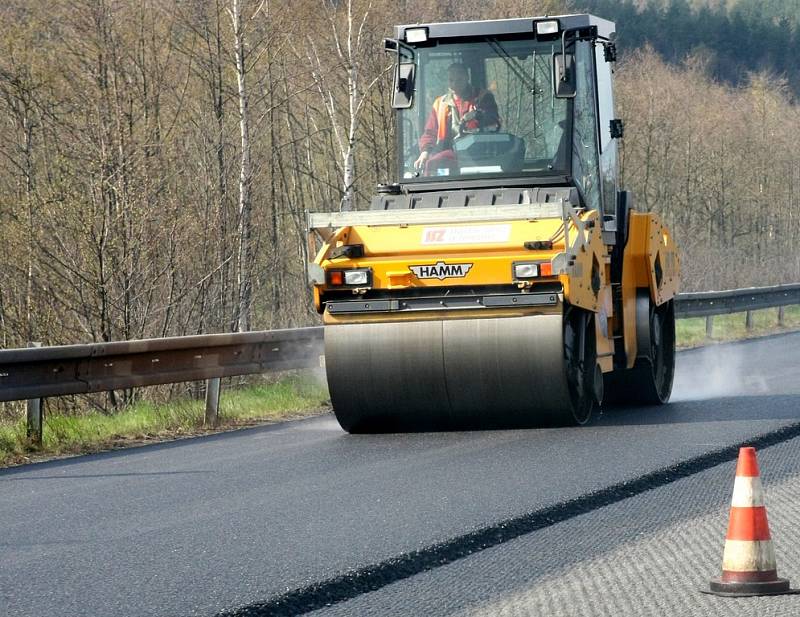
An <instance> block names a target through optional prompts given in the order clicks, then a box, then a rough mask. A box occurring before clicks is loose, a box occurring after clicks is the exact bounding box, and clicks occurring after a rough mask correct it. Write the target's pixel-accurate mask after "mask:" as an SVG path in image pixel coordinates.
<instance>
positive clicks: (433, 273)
mask: <svg viewBox="0 0 800 617" xmlns="http://www.w3.org/2000/svg"><path fill="white" fill-rule="evenodd" d="M408 268H409V270H411V271H412V272H413V273H414V274H416V275H417V278H419V279H439V280H440V281H441V280H443V279H451V278H459V279H460V278H464V277H465V276H467V272H469V271H470V268H472V264H446V263H444V262H443V261H437V262H436V263H435V264H431V265H428V266H409V267H408Z"/></svg>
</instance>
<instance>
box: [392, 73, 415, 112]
mask: <svg viewBox="0 0 800 617" xmlns="http://www.w3.org/2000/svg"><path fill="white" fill-rule="evenodd" d="M415 69H416V65H415V64H414V63H413V62H400V63H399V64H398V65H397V70H396V71H395V74H394V96H392V107H393V108H394V109H408V108H409V107H411V105H412V104H413V103H414V73H415Z"/></svg>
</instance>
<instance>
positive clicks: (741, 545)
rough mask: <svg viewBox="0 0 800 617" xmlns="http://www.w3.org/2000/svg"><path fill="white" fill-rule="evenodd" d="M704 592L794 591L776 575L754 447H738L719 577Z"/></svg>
mask: <svg viewBox="0 0 800 617" xmlns="http://www.w3.org/2000/svg"><path fill="white" fill-rule="evenodd" d="M707 593H713V594H716V595H720V596H760V595H775V594H783V593H797V592H796V591H795V590H792V589H790V588H789V581H788V580H787V579H785V578H778V567H777V563H776V561H775V549H774V547H773V546H772V538H771V536H770V533H769V524H768V523H767V509H766V507H765V506H764V492H763V490H762V488H761V478H760V477H759V474H758V461H756V450H755V448H740V449H739V462H738V464H737V465H736V480H735V481H734V484H733V499H732V500H731V514H730V521H729V523H728V535H727V536H726V537H725V551H724V553H723V555H722V577H721V578H718V579H715V580H712V581H711V589H710V591H708V592H707Z"/></svg>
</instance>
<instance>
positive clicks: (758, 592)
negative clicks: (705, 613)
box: [701, 578, 800, 598]
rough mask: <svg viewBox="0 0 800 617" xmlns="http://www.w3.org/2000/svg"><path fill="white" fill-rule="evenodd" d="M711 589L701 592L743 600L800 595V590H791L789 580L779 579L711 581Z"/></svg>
mask: <svg viewBox="0 0 800 617" xmlns="http://www.w3.org/2000/svg"><path fill="white" fill-rule="evenodd" d="M709 587H710V589H703V590H701V591H702V592H703V593H709V594H712V595H715V596H727V597H731V598H741V597H747V596H778V595H783V594H791V593H800V589H791V588H790V587H789V579H786V578H778V579H775V580H774V581H764V582H753V583H744V582H741V583H739V582H727V581H723V580H722V579H716V580H713V581H711V584H710V585H709Z"/></svg>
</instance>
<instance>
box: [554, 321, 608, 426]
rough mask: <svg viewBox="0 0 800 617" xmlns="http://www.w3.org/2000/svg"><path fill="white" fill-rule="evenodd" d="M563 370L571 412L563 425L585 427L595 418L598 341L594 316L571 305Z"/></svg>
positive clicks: (563, 416) (564, 414)
mask: <svg viewBox="0 0 800 617" xmlns="http://www.w3.org/2000/svg"><path fill="white" fill-rule="evenodd" d="M581 347H583V353H581ZM564 369H565V370H566V373H567V383H568V384H569V395H570V402H571V405H570V407H571V409H566V410H564V412H563V415H562V419H563V424H564V425H582V424H586V423H587V422H588V421H589V420H590V419H591V417H592V411H593V409H594V404H595V400H596V399H597V392H598V389H597V385H596V379H597V375H598V371H597V339H596V334H595V329H594V316H593V315H592V314H591V313H588V312H586V311H583V310H580V309H578V308H575V307H572V306H570V307H568V308H567V309H566V311H565V313H564ZM600 391H602V384H601V388H600ZM601 397H602V395H601Z"/></svg>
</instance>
